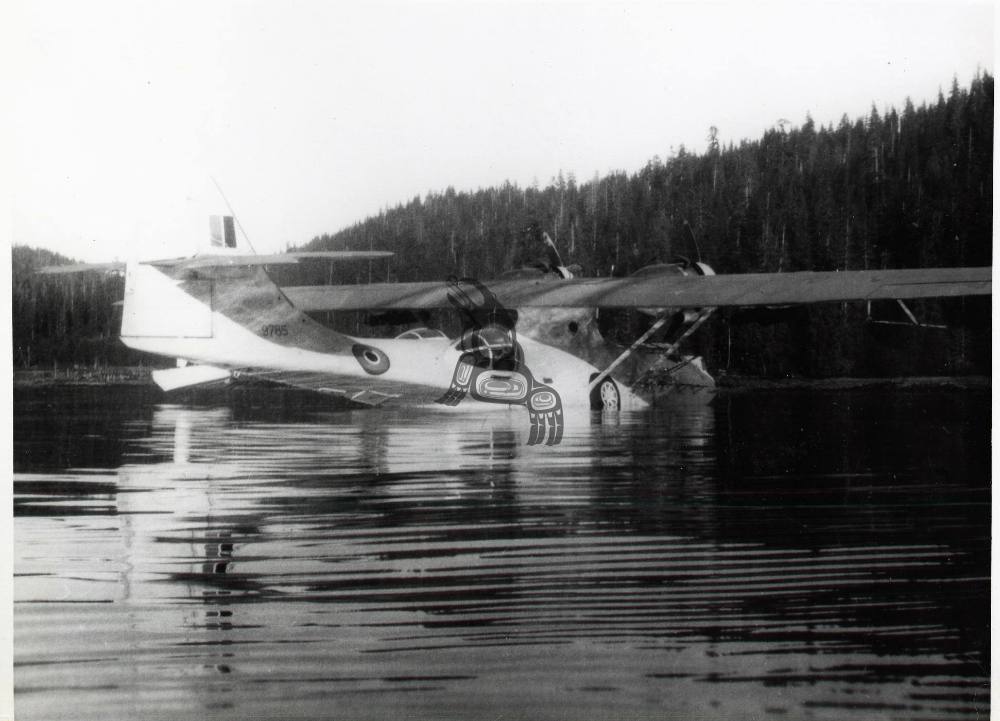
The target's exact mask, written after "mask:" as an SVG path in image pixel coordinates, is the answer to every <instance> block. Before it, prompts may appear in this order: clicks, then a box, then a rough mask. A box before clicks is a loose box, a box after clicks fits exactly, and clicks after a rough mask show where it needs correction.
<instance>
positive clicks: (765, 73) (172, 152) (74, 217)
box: [11, 0, 994, 261]
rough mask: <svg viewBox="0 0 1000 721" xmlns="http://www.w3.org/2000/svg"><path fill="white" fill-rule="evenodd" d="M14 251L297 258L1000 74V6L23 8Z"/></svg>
mask: <svg viewBox="0 0 1000 721" xmlns="http://www.w3.org/2000/svg"><path fill="white" fill-rule="evenodd" d="M13 13H14V18H13V20H14V26H13V27H14V31H13V32H12V33H11V34H12V35H13V36H14V37H15V39H16V43H17V44H16V45H15V46H14V48H13V55H14V58H15V60H16V62H17V65H16V67H15V73H14V74H15V76H16V77H15V78H14V79H13V85H14V87H13V90H14V94H13V100H14V102H13V109H14V114H13V119H12V122H13V131H14V132H13V140H14V167H13V181H14V183H13V186H14V187H13V193H14V197H13V204H14V207H13V239H14V242H16V243H25V244H29V245H36V246H42V247H46V248H50V249H53V250H58V251H60V252H62V253H64V254H66V255H69V256H72V257H76V258H79V259H83V260H91V261H98V260H111V259H114V258H119V259H125V258H128V257H135V256H139V257H147V258H148V257H158V256H174V255H183V254H187V253H190V252H193V251H195V250H197V249H198V248H199V247H200V246H201V245H202V244H203V243H204V241H205V239H206V237H207V233H208V221H207V216H208V215H209V214H211V213H222V212H225V210H226V206H225V203H224V201H223V200H222V198H221V197H220V195H219V192H218V191H217V190H216V188H215V186H214V185H213V182H212V180H211V178H213V177H214V178H215V179H217V180H218V182H219V183H220V184H221V186H222V188H223V189H224V191H225V193H226V196H228V198H229V201H230V202H231V203H232V204H233V206H234V208H235V210H236V213H237V215H238V217H239V219H240V221H241V223H242V225H243V227H244V228H245V229H246V231H247V234H248V235H249V236H250V239H251V241H253V244H254V245H255V246H256V248H257V250H258V251H273V250H279V249H283V248H284V247H285V246H286V245H287V244H300V243H303V242H306V241H308V240H309V239H310V238H312V237H313V236H315V235H319V234H322V233H333V232H335V231H337V230H339V229H340V228H343V227H345V226H347V225H350V224H352V223H354V222H356V221H359V220H362V219H363V218H365V217H366V216H368V215H371V214H375V213H377V212H378V211H379V210H380V209H381V208H385V207H391V206H394V205H396V204H397V203H400V202H405V201H407V200H409V199H411V198H412V197H413V196H415V195H423V194H425V193H426V192H428V191H430V190H442V189H444V188H446V187H447V186H449V185H450V186H454V187H455V188H456V189H459V190H466V189H475V188H477V187H481V186H490V185H496V184H500V183H503V181H504V180H507V179H509V180H511V181H513V182H517V183H518V184H520V185H522V186H524V185H530V184H532V182H534V181H535V180H537V181H538V182H539V183H540V184H541V185H545V184H546V183H548V182H549V180H550V179H551V178H552V177H554V176H555V175H556V174H557V173H558V172H559V171H560V170H562V171H563V172H564V173H566V174H568V173H571V172H572V173H574V174H575V175H576V176H577V178H578V179H579V180H581V181H585V180H589V179H590V178H591V177H592V176H593V174H594V173H595V172H598V173H606V172H608V171H610V170H616V169H621V170H626V171H629V172H631V171H635V170H637V169H639V168H640V167H642V166H643V165H644V164H645V163H646V161H648V160H649V159H650V158H652V157H653V156H654V155H660V156H661V157H664V158H666V157H668V156H669V155H670V153H671V150H672V149H676V148H678V147H679V146H680V145H682V144H683V145H684V146H686V147H687V148H688V149H689V150H692V151H697V152H702V151H703V150H704V149H705V146H706V137H707V135H708V129H709V126H712V125H715V126H717V127H718V128H719V132H720V136H721V138H722V139H723V141H724V142H728V141H730V140H732V141H734V142H738V141H739V140H740V139H741V138H756V137H759V136H760V134H761V133H762V132H763V131H764V130H766V129H767V128H769V127H771V126H773V125H774V124H775V122H776V121H778V120H779V119H787V120H789V121H791V122H792V123H793V124H795V125H799V124H801V123H802V122H803V121H804V119H805V117H806V113H809V114H811V116H812V117H813V119H814V120H815V121H816V122H817V123H822V124H827V123H830V122H833V123H836V122H837V121H839V119H840V117H841V116H842V115H843V114H844V113H847V115H848V116H849V117H850V118H851V119H854V118H856V117H858V116H863V115H867V113H868V111H869V110H870V108H871V105H872V103H874V104H875V105H876V106H877V107H878V108H879V110H880V111H881V110H882V109H884V108H887V107H889V106H893V105H894V106H896V107H897V108H900V107H901V106H902V104H903V102H904V100H905V99H906V98H907V97H910V98H912V99H913V100H914V102H915V103H916V104H917V105H919V104H920V103H921V102H923V101H928V102H930V101H934V100H935V99H936V97H937V93H938V90H939V89H943V90H944V91H945V92H946V93H947V91H948V88H949V87H950V85H951V81H952V78H953V77H955V76H957V77H958V80H959V83H960V84H962V85H963V86H967V85H968V83H969V81H970V80H971V79H972V77H973V76H974V75H975V73H976V71H977V69H982V70H986V71H989V72H990V73H992V72H993V51H994V40H993V32H994V10H993V5H992V3H990V2H948V3H914V2H890V3H881V4H879V3H872V2H857V3H844V2H836V3H827V4H817V3H803V2H798V3H794V4H790V3H773V4H762V3H759V2H752V3H751V2H747V3H739V4H736V3H732V4H730V3H706V2H699V3H697V4H695V3H691V4H681V3H665V2H658V3H655V4H654V3H649V4H634V3H621V2H597V3H572V2H555V3H550V4H543V3H537V2H530V3H529V2H498V3H489V2H467V1H466V2H454V3H416V2H410V3H402V4H395V3H394V4H388V3H372V2H360V1H359V2H354V3H331V2H326V1H322V2H321V1H318V0H300V1H298V2H276V1H275V2H251V1H245V2H244V1H240V2H236V1H231V0H221V1H220V0H213V1H212V2H204V1H198V2H137V1H136V0H125V1H123V2H108V1H106V0H86V2H78V1H74V2H48V1H46V0H30V2H29V1H27V0H17V2H15V4H14V6H13Z"/></svg>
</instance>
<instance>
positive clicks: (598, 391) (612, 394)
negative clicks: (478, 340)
mask: <svg viewBox="0 0 1000 721" xmlns="http://www.w3.org/2000/svg"><path fill="white" fill-rule="evenodd" d="M596 377H597V374H594V376H593V377H592V378H591V380H593V379H594V378H596ZM621 407H622V397H621V393H619V392H618V384H617V383H615V382H614V380H612V379H611V378H605V379H603V380H602V381H601V382H600V383H598V384H597V385H596V386H595V387H594V389H593V390H592V391H591V392H590V409H591V410H593V411H617V410H619V409H620V408H621Z"/></svg>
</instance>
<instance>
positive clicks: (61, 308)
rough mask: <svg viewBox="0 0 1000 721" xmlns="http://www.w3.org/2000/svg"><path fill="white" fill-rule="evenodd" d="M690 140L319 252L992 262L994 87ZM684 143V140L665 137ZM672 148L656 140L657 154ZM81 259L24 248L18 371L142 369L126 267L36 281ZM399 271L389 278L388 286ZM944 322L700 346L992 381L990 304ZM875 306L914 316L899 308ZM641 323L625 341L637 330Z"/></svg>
mask: <svg viewBox="0 0 1000 721" xmlns="http://www.w3.org/2000/svg"><path fill="white" fill-rule="evenodd" d="M706 133H707V147H706V149H705V150H704V152H701V153H694V152H690V151H688V150H686V149H684V148H683V147H682V148H680V149H678V150H677V151H676V152H672V153H670V155H669V157H668V158H666V159H665V160H664V159H662V158H660V157H659V156H656V157H654V158H653V159H652V160H650V161H649V162H648V163H647V164H646V166H645V167H644V168H642V169H640V170H638V171H635V172H625V171H619V172H613V173H610V174H608V175H606V176H603V177H598V176H596V175H595V176H594V177H593V178H592V179H590V180H589V181H586V182H580V181H578V179H576V178H574V177H573V176H572V175H568V176H565V177H564V176H563V174H562V173H560V174H559V176H558V177H557V178H555V179H553V180H552V182H551V183H550V184H549V185H547V186H545V187H530V188H521V187H518V186H517V185H514V184H511V183H504V184H503V185H500V186H497V187H492V188H485V189H479V190H475V191H462V192H459V191H456V190H455V189H454V188H448V189H447V190H445V191H443V192H432V193H428V194H427V195H426V196H425V197H423V198H420V197H416V198H413V199H412V200H410V201H408V202H406V203H403V204H400V205H398V206H396V207H395V208H391V209H386V210H385V211H383V212H381V213H379V214H378V215H377V216H375V217H371V218H368V219H366V220H364V221H362V222H360V223H358V224H356V225H354V226H352V227H350V228H347V229H345V230H342V231H340V232H337V233H334V234H332V235H323V236H321V237H317V238H314V239H312V241H310V242H309V243H307V244H305V245H304V247H305V248H308V249H352V250H357V249H368V248H375V249H382V250H392V251H395V253H396V257H395V258H394V259H393V260H392V262H391V266H390V272H391V278H392V279H394V280H443V279H444V278H445V277H447V276H448V275H451V274H455V275H461V276H473V277H478V278H481V279H488V278H490V277H494V276H496V275H498V274H499V273H501V272H503V271H506V270H510V269H512V268H517V267H520V266H522V265H526V264H531V263H533V262H534V261H536V260H537V259H539V258H540V257H541V256H542V255H543V254H542V253H541V250H540V248H538V247H536V246H535V245H532V244H529V243H527V240H526V238H527V236H526V234H524V233H523V232H522V230H523V229H524V228H525V227H526V226H528V225H529V224H536V225H537V226H538V227H540V228H542V229H544V230H546V231H547V232H548V233H549V234H550V235H551V236H552V237H553V238H554V239H555V240H556V242H557V244H558V245H559V247H560V250H561V251H562V253H563V257H564V259H565V260H566V262H568V263H576V264H579V265H580V266H581V267H582V269H583V271H582V274H583V275H590V276H608V275H615V276H622V275H627V274H629V273H631V272H634V271H636V270H638V269H640V268H642V267H643V266H646V265H649V264H651V263H655V262H662V261H666V260H670V259H672V258H674V257H676V256H686V257H689V258H691V259H697V258H700V259H701V260H703V261H705V262H707V263H709V264H710V265H712V266H713V267H714V268H715V269H716V271H717V272H719V273H740V272H754V271H795V270H835V269H840V270H847V269H859V268H905V267H921V266H958V265H988V264H989V263H990V262H991V257H992V245H991V244H992V214H993V176H992V164H993V78H992V77H991V76H990V75H988V74H982V75H979V76H977V77H976V78H974V79H973V80H972V82H971V85H970V86H969V87H968V88H967V89H966V88H963V87H960V85H959V84H958V82H957V80H956V81H955V82H954V83H953V84H952V87H951V88H950V91H949V92H948V93H947V95H945V94H943V93H942V94H940V95H939V97H938V98H937V100H936V101H935V102H933V103H930V104H926V103H925V104H922V105H920V106H919V107H915V106H914V105H913V103H911V102H910V101H907V102H906V104H905V106H904V107H903V109H902V111H897V110H896V109H895V108H892V109H889V110H887V111H886V110H883V111H882V112H881V113H880V112H879V110H878V109H876V108H875V107H873V108H872V110H871V112H870V113H869V115H868V117H866V118H858V119H855V120H853V121H852V120H850V119H848V118H847V117H846V116H845V117H843V118H842V119H841V121H840V122H839V124H837V126H836V127H834V126H832V125H830V126H826V127H823V126H819V127H817V126H816V124H815V123H814V122H813V121H812V120H811V119H809V118H807V119H806V121H805V122H804V123H803V124H802V125H801V126H800V127H791V126H788V125H787V124H785V125H783V126H781V127H775V128H772V129H770V130H768V131H766V132H765V133H764V134H763V136H762V137H761V138H760V139H757V140H744V141H742V142H741V143H740V144H739V145H732V144H730V145H727V146H722V145H721V144H720V143H719V141H718V131H717V130H716V129H715V128H711V129H708V130H707V131H706ZM664 142H665V144H668V143H669V138H665V139H664ZM651 151H655V149H651ZM67 261H68V259H62V258H58V257H54V256H53V254H47V251H36V250H31V249H28V248H18V247H15V248H14V288H13V293H14V298H13V312H14V326H13V332H14V362H15V366H17V367H30V366H39V365H40V366H51V364H52V363H53V362H54V361H55V362H59V363H67V362H77V363H81V364H93V363H121V362H135V359H136V357H137V356H135V355H134V354H131V353H130V352H128V351H127V349H125V348H124V347H123V346H121V344H120V343H119V342H117V341H115V340H114V339H113V337H114V335H115V334H116V333H117V326H116V320H115V310H114V308H113V307H112V303H113V302H114V301H117V300H120V299H121V289H122V281H121V279H120V278H118V277H114V276H99V275H96V274H88V275H82V276H37V275H33V273H32V270H33V268H35V267H38V266H40V265H46V264H53V263H57V262H67ZM383 275H384V272H379V273H378V275H377V277H379V278H381V277H382V276H383ZM911 307H912V308H913V309H914V310H915V312H916V313H917V315H918V317H920V319H921V320H923V321H925V322H928V323H946V324H948V325H949V329H948V330H931V329H917V328H906V327H901V326H885V325H877V324H871V323H866V313H867V308H866V307H865V305H864V304H861V303H855V304H835V305H832V306H831V305H826V306H814V307H809V308H802V309H797V310H793V311H791V312H788V313H765V312H760V311H755V312H744V313H739V312H727V313H720V314H717V317H716V318H714V319H713V320H712V322H710V323H709V324H707V325H706V326H705V327H704V328H702V329H701V330H700V331H699V333H698V334H696V335H695V336H694V337H693V338H692V346H691V348H690V350H696V351H698V352H701V353H703V354H704V355H706V357H707V359H708V362H709V365H710V367H711V368H712V369H714V370H723V371H724V370H730V371H734V372H736V371H739V372H745V373H752V374H763V375H770V376H774V375H787V374H804V375H813V376H829V375H886V374H897V373H900V374H916V373H956V372H959V373H964V372H980V373H988V372H989V357H990V333H989V312H990V310H989V302H988V300H987V299H958V300H954V301H949V302H922V303H913V304H911ZM873 314H874V315H877V316H878V317H882V318H891V319H893V320H905V317H904V316H902V314H901V311H900V310H899V309H898V308H896V307H895V306H894V305H893V304H885V306H880V307H876V308H875V309H874V310H873ZM637 323H638V324H641V321H636V320H635V319H634V318H630V319H626V318H622V319H621V323H620V328H619V330H620V331H621V339H622V340H625V339H626V338H628V334H629V333H632V332H634V331H635V330H636V327H637Z"/></svg>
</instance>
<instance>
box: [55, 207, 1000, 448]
mask: <svg viewBox="0 0 1000 721" xmlns="http://www.w3.org/2000/svg"><path fill="white" fill-rule="evenodd" d="M211 229H212V230H211V234H210V237H211V242H212V245H211V247H210V248H209V249H208V250H207V251H206V252H204V253H199V254H196V255H195V256H193V257H188V258H174V259H161V260H153V261H145V262H129V263H126V264H100V265H72V266H56V267H52V268H47V269H44V270H43V271H42V272H47V273H65V272H79V271H84V270H120V271H123V272H124V274H125V298H124V303H123V310H122V324H121V333H120V337H121V340H122V342H123V343H125V345H127V346H129V347H131V348H134V349H137V350H140V351H145V352H148V353H153V354H157V355H161V356H167V357H170V358H174V359H176V360H177V365H176V367H175V368H169V369H164V370H158V371H154V373H153V379H154V381H155V382H156V383H157V384H158V385H159V386H160V387H161V388H162V389H164V390H165V391H174V390H178V389H182V388H190V387H194V386H199V385H203V384H208V383H218V382H236V381H261V380H263V381H270V382H274V383H278V384H283V385H287V386H293V387H297V388H305V389H309V390H313V391H318V392H320V393H325V394H330V395H335V396H339V397H342V398H346V399H348V400H350V401H353V402H355V403H358V404H361V405H365V406H381V405H383V404H386V403H397V402H406V401H409V402H418V403H420V402H425V403H431V402H434V403H437V404H438V405H440V406H442V407H446V408H461V407H469V406H470V405H471V406H475V407H483V406H482V404H489V405H494V406H499V407H511V406H522V407H525V408H526V409H527V413H528V419H529V428H530V431H529V439H528V443H529V444H530V445H536V444H549V445H553V444H556V443H559V442H560V440H561V438H562V434H563V429H564V424H565V418H566V415H565V414H566V411H567V410H569V409H571V408H582V409H587V410H611V411H613V410H639V409H642V408H646V407H648V406H649V405H650V403H651V402H652V400H653V395H654V392H653V391H651V390H649V389H648V388H646V387H644V385H643V383H642V381H643V379H646V378H648V377H649V376H650V374H659V376H660V377H665V378H667V379H669V380H670V381H672V382H673V384H674V385H693V386H711V385H712V379H711V376H710V375H709V374H708V373H707V372H706V371H705V369H704V367H703V365H702V363H701V360H700V358H697V357H694V356H690V355H688V356H684V355H681V354H680V352H679V347H680V345H681V343H682V342H683V341H684V340H685V339H686V338H688V337H689V336H690V335H691V334H692V333H694V332H695V331H696V330H697V329H698V327H700V326H701V325H702V324H703V323H704V322H705V321H706V320H707V319H708V318H709V317H710V316H711V315H712V313H713V312H714V311H715V310H717V309H719V308H723V307H747V306H763V307H783V306H789V305H797V304H806V303H820V302H833V301H873V300H883V299H884V300H896V301H899V302H900V303H901V302H902V301H903V300H904V299H914V298H939V297H948V296H974V295H989V294H990V293H991V269H990V268H923V269H910V270H863V271H843V272H793V273H755V274H741V275H716V274H715V273H714V271H713V270H712V268H711V267H710V266H708V265H707V264H704V263H701V262H693V263H692V262H687V261H681V262H676V263H668V264H662V265H655V266H651V267H647V268H644V269H642V270H640V271H638V272H637V273H635V274H633V275H632V276H630V277H627V278H578V277H574V274H573V272H572V270H571V269H570V268H568V267H567V266H565V265H564V264H563V262H562V259H561V258H560V257H559V253H558V251H557V250H556V248H555V245H554V244H553V243H552V241H551V240H550V239H549V238H548V236H547V235H544V234H543V235H542V241H543V243H544V244H545V250H546V252H547V259H548V262H547V264H545V265H546V267H544V268H541V269H537V268H536V269H532V270H525V271H516V272H514V273H511V274H506V275H504V276H502V277H500V278H498V279H496V280H493V281H487V282H481V281H479V280H475V279H463V278H450V279H448V280H447V281H446V282H410V283H369V284H353V285H321V286H280V285H279V284H278V283H276V282H275V280H274V279H273V275H274V267H275V266H281V265H289V264H297V263H300V262H303V261H307V260H310V259H313V260H316V259H319V260H324V261H328V262H347V261H353V260H374V259H378V258H386V257H389V256H391V255H392V254H391V253H388V252H384V251H339V252H338V251H328V252H307V253H281V254H272V255H258V254H251V253H248V252H246V251H245V250H242V249H240V248H237V247H236V239H235V233H234V232H233V223H232V219H231V217H229V216H226V217H225V218H221V219H220V218H219V217H217V216H214V217H213V219H212V222H211ZM904 308H905V306H904ZM434 309H450V311H451V312H452V313H455V314H457V315H458V316H459V318H460V319H461V323H462V331H461V332H460V333H458V334H453V335H448V334H446V333H445V332H443V331H441V330H437V329H433V328H427V327H420V328H410V329H407V330H405V331H404V332H402V333H399V334H397V335H396V336H395V337H385V338H361V337H355V336H354V335H351V334H348V333H344V332H341V331H338V330H335V329H333V328H331V327H329V326H328V325H327V324H324V323H322V322H320V320H318V319H317V313H318V312H324V311H325V312H330V311H379V312H388V311H427V310H434ZM598 309H633V310H641V311H642V312H644V313H646V314H647V315H650V316H652V318H653V320H652V323H651V325H650V326H649V328H648V329H647V330H646V331H645V332H644V333H642V334H641V335H639V336H638V337H637V338H635V339H634V342H632V343H631V345H629V346H627V347H625V346H621V347H618V346H616V345H613V344H611V343H609V342H608V341H607V340H606V339H605V338H604V337H603V336H602V334H601V332H600V329H599V327H598V322H597V315H598ZM907 312H909V311H908V310H907ZM663 328H665V330H666V333H667V343H666V344H661V345H660V346H659V347H658V349H657V352H655V353H648V352H643V351H642V349H643V347H644V345H645V344H646V342H647V341H648V340H649V339H650V338H651V337H652V336H653V335H654V334H655V333H657V332H658V331H660V330H661V329H663ZM661 387H662V386H661ZM668 387H670V385H669V384H668Z"/></svg>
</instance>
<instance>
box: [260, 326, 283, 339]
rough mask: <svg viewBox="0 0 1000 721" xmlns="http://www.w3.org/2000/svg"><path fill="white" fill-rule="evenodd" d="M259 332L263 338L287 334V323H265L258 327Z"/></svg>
mask: <svg viewBox="0 0 1000 721" xmlns="http://www.w3.org/2000/svg"><path fill="white" fill-rule="evenodd" d="M260 334H261V335H262V336H264V337H265V338H268V337H278V336H284V335H288V326H287V325H265V326H264V327H263V328H261V329H260Z"/></svg>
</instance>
